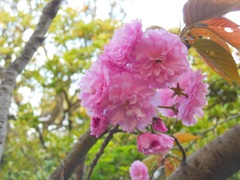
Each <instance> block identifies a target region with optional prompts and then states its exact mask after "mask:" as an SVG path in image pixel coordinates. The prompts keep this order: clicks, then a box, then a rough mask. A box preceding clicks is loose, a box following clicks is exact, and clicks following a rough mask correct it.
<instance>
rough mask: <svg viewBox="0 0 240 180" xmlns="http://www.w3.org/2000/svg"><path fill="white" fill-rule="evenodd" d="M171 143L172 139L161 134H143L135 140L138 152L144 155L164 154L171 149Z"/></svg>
mask: <svg viewBox="0 0 240 180" xmlns="http://www.w3.org/2000/svg"><path fill="white" fill-rule="evenodd" d="M173 142H174V139H173V138H172V137H170V136H168V135H166V134H162V133H159V134H151V133H149V132H145V133H142V134H141V135H139V136H138V138H137V144H138V151H139V152H142V153H143V154H145V155H149V154H159V153H165V152H167V151H169V150H170V149H171V148H172V147H173Z"/></svg>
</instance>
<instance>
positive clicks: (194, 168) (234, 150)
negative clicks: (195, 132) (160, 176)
mask: <svg viewBox="0 0 240 180" xmlns="http://www.w3.org/2000/svg"><path fill="white" fill-rule="evenodd" d="M239 137H240V125H236V126H234V127H233V128H231V129H230V130H229V131H227V132H226V133H225V134H223V135H222V136H219V137H217V138H216V139H215V140H214V141H212V142H210V143H208V144H207V145H206V146H204V147H203V148H201V149H199V150H198V151H197V152H195V153H194V154H192V155H190V156H189V157H188V158H187V159H186V161H185V162H184V163H183V164H182V165H181V166H180V167H179V168H178V169H177V170H176V171H175V172H174V173H173V174H172V175H171V176H170V177H169V178H168V180H192V179H197V180H221V179H226V178H228V177H230V176H232V175H233V174H234V173H236V172H237V171H238V170H240V138H239Z"/></svg>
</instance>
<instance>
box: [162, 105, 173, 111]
mask: <svg viewBox="0 0 240 180" xmlns="http://www.w3.org/2000/svg"><path fill="white" fill-rule="evenodd" d="M158 107H159V108H163V109H172V110H174V106H158Z"/></svg>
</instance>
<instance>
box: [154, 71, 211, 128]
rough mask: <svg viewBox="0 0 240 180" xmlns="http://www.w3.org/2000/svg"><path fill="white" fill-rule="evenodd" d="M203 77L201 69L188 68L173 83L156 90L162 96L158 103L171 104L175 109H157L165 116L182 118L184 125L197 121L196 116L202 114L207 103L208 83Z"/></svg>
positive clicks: (161, 104) (162, 104)
mask: <svg viewBox="0 0 240 180" xmlns="http://www.w3.org/2000/svg"><path fill="white" fill-rule="evenodd" d="M204 78H205V76H204V75H202V74H201V71H196V72H194V71H193V70H191V69H189V70H188V71H187V72H186V73H184V74H182V75H181V76H180V78H179V79H178V82H177V83H175V85H174V84H172V85H171V86H170V87H169V88H166V89H162V90H158V93H160V94H161V97H162V98H161V99H160V101H159V105H160V106H169V107H170V106H172V107H174V109H175V112H174V111H173V110H171V109H166V108H159V111H160V112H161V113H162V114H163V115H165V116H170V117H176V118H177V119H178V120H182V123H183V124H184V125H185V126H191V125H193V124H195V123H197V117H202V116H203V110H202V109H203V107H204V106H205V105H206V104H207V99H206V95H207V93H208V90H207V88H208V84H207V83H204V82H203V79H204Z"/></svg>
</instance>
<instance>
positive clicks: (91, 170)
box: [87, 125, 119, 180]
mask: <svg viewBox="0 0 240 180" xmlns="http://www.w3.org/2000/svg"><path fill="white" fill-rule="evenodd" d="M118 127H119V125H116V126H114V127H113V128H112V129H111V130H110V131H109V133H108V135H107V137H106V138H105V140H104V141H103V143H102V146H101V148H100V150H99V151H98V153H97V154H96V156H95V158H94V159H93V161H92V162H91V164H90V169H89V172H88V176H87V180H90V178H91V176H92V172H93V169H94V167H95V166H96V165H97V162H98V160H99V158H100V157H101V155H102V154H103V153H104V149H105V148H106V147H107V145H108V143H109V142H110V140H111V139H112V138H113V134H114V133H116V131H117V129H118Z"/></svg>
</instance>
